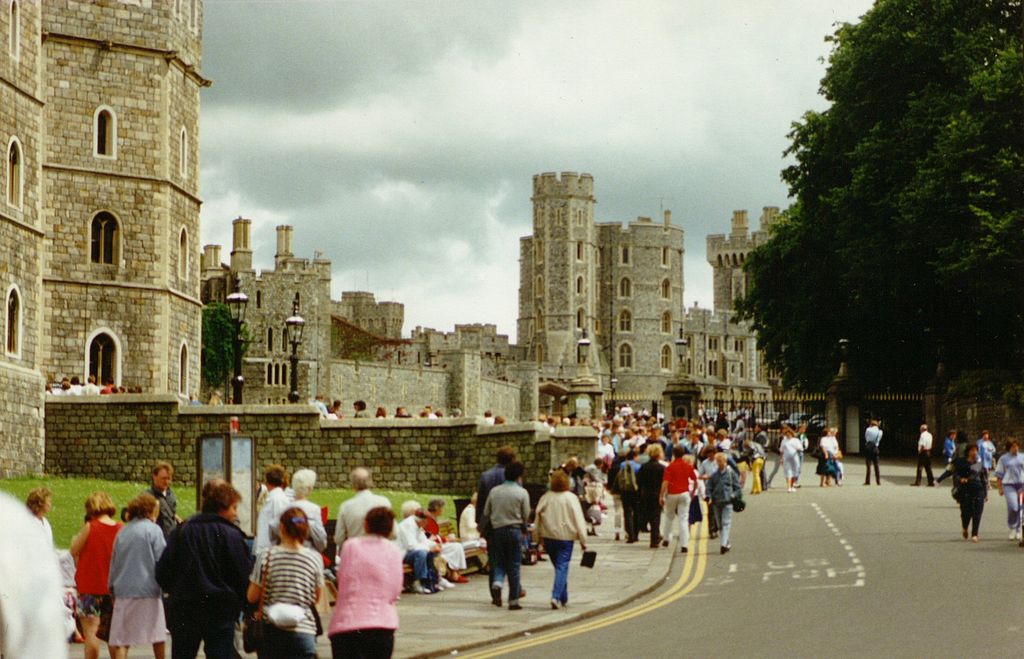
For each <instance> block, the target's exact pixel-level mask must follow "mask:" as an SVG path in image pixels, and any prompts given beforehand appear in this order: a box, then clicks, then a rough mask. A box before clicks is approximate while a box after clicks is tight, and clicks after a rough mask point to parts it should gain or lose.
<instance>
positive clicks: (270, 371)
mask: <svg viewBox="0 0 1024 659" xmlns="http://www.w3.org/2000/svg"><path fill="white" fill-rule="evenodd" d="M272 384H274V365H273V364H267V385H268V386H269V385H272Z"/></svg>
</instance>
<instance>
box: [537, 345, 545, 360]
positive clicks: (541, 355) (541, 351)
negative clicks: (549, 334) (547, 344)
mask: <svg viewBox="0 0 1024 659" xmlns="http://www.w3.org/2000/svg"><path fill="white" fill-rule="evenodd" d="M537 363H538V364H543V363H544V346H543V345H542V344H540V343H538V344H537Z"/></svg>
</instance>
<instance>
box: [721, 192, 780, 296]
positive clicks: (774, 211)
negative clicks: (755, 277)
mask: <svg viewBox="0 0 1024 659" xmlns="http://www.w3.org/2000/svg"><path fill="white" fill-rule="evenodd" d="M778 216H779V209H778V207H776V206H765V207H764V208H763V209H762V210H761V219H760V228H759V230H758V231H755V232H754V233H753V234H751V233H750V223H749V220H748V218H747V211H745V210H738V211H733V213H732V231H731V232H730V233H729V236H728V237H726V236H725V235H723V234H715V235H709V236H708V238H707V250H708V254H707V257H708V263H710V264H711V268H712V270H713V271H714V296H715V311H732V310H733V309H734V308H735V304H736V300H738V299H739V298H741V297H743V296H744V295H746V293H747V284H748V278H747V275H746V273H744V272H743V264H744V263H745V262H746V260H747V256H748V255H749V254H750V252H751V251H752V250H754V249H755V248H756V247H758V246H760V245H762V244H764V242H765V241H767V240H768V232H769V230H770V229H771V226H772V224H773V223H774V222H775V221H776V220H777V219H778Z"/></svg>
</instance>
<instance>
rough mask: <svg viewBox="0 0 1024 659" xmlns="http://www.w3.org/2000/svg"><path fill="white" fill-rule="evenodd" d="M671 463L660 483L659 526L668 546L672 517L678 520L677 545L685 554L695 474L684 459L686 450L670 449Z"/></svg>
mask: <svg viewBox="0 0 1024 659" xmlns="http://www.w3.org/2000/svg"><path fill="white" fill-rule="evenodd" d="M672 457H673V458H674V460H672V463H671V464H670V465H669V466H668V467H666V468H665V476H664V478H663V479H662V481H661V496H660V497H659V500H660V503H661V506H662V508H661V510H662V522H661V526H662V528H663V529H665V540H664V545H665V546H667V545H668V541H669V539H670V538H671V537H672V536H673V535H674V534H673V532H672V526H673V517H678V518H679V545H680V546H681V547H682V552H683V553H684V554H685V553H686V552H687V551H689V548H688V547H689V545H690V498H691V496H692V495H693V493H694V491H695V490H696V486H697V472H696V471H695V470H694V468H693V465H691V464H690V463H689V461H688V460H687V459H686V449H685V448H683V446H682V444H676V447H675V448H674V449H672Z"/></svg>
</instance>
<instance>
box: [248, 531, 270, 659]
mask: <svg viewBox="0 0 1024 659" xmlns="http://www.w3.org/2000/svg"><path fill="white" fill-rule="evenodd" d="M272 551H273V549H268V550H267V558H266V559H265V561H264V563H265V564H264V567H263V579H262V580H261V583H260V601H259V604H257V605H256V608H255V609H254V610H252V611H250V612H249V614H248V615H246V616H245V626H244V627H243V628H242V647H243V648H244V649H245V651H246V652H259V651H260V650H262V649H263V639H264V637H265V636H266V625H267V621H266V620H264V619H263V598H264V597H265V596H266V594H267V575H268V574H269V573H270V554H271V552H272Z"/></svg>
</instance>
